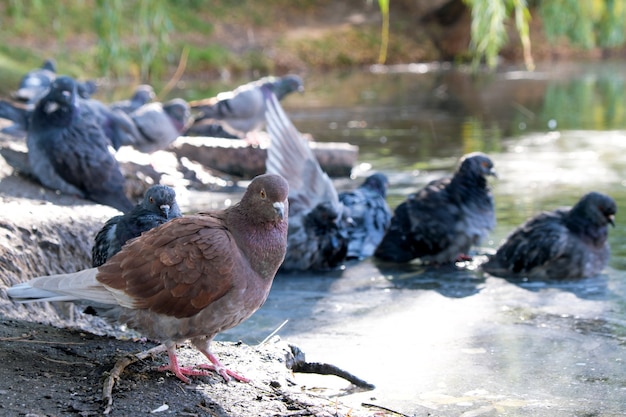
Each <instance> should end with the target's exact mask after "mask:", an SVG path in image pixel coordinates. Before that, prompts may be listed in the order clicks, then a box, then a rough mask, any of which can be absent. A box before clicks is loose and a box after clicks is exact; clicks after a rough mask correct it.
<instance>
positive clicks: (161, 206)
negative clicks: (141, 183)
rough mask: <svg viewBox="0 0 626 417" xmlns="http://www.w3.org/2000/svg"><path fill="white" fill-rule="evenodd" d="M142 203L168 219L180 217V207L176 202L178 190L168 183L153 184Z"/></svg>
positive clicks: (149, 209)
mask: <svg viewBox="0 0 626 417" xmlns="http://www.w3.org/2000/svg"><path fill="white" fill-rule="evenodd" d="M142 205H143V207H144V208H145V209H147V210H148V211H151V212H153V213H156V214H158V215H160V216H163V217H165V218H167V219H172V218H174V217H180V216H181V213H180V208H178V203H176V192H175V191H174V190H173V189H172V188H171V187H168V186H167V185H160V184H159V185H153V186H152V187H150V188H148V190H147V191H146V193H145V194H144V197H143V202H142Z"/></svg>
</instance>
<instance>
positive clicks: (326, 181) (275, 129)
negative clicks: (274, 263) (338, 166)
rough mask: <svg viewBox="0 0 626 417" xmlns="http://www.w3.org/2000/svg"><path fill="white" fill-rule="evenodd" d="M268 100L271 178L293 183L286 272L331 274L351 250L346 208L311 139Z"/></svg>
mask: <svg viewBox="0 0 626 417" xmlns="http://www.w3.org/2000/svg"><path fill="white" fill-rule="evenodd" d="M266 94H267V98H266V99H267V112H266V115H267V131H268V133H269V135H270V138H271V145H270V146H269V148H268V151H267V161H266V167H267V172H268V173H273V174H278V175H281V176H282V177H284V178H286V179H287V181H288V182H289V234H288V243H287V254H286V255H285V261H284V262H283V265H282V266H281V269H282V270H285V271H294V270H300V271H302V270H327V269H332V268H335V267H337V266H338V265H340V264H341V263H342V262H343V261H344V260H345V256H346V252H347V247H348V234H347V230H346V227H345V224H344V222H345V218H344V213H343V211H344V206H343V204H341V202H340V201H339V196H338V194H337V190H336V189H335V186H334V185H333V183H332V181H331V179H330V178H329V177H328V175H327V174H326V173H325V172H324V171H322V168H321V167H320V164H319V163H318V162H317V159H316V158H315V155H314V154H313V152H312V151H311V148H310V147H309V145H308V143H307V141H306V139H305V138H304V137H302V135H301V134H300V132H298V130H296V128H295V126H294V125H293V124H292V123H291V121H290V120H289V118H288V117H287V115H286V114H285V112H284V111H283V109H282V107H281V106H280V103H279V102H278V100H277V99H276V97H275V96H274V94H272V93H271V92H270V91H267V92H266Z"/></svg>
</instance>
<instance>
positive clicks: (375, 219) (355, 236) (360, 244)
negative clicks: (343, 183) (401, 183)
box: [339, 173, 391, 259]
mask: <svg viewBox="0 0 626 417" xmlns="http://www.w3.org/2000/svg"><path fill="white" fill-rule="evenodd" d="M388 186H389V180H388V179H387V177H386V176H385V175H384V174H381V173H375V174H372V175H370V176H369V177H367V178H366V179H365V182H363V184H362V185H361V186H359V187H357V188H356V189H354V190H352V191H343V192H341V193H339V201H340V202H341V203H342V204H343V206H344V217H347V218H348V221H347V222H346V229H347V233H348V252H347V254H346V258H347V259H364V258H368V257H370V256H372V255H373V254H374V251H375V250H376V247H377V246H378V244H379V243H380V241H381V240H382V239H383V236H384V235H385V232H386V231H387V228H388V227H389V224H390V222H391V210H390V209H389V206H388V205H387V201H386V200H385V198H386V196H387V187H388Z"/></svg>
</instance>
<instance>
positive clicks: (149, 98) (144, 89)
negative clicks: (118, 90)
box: [109, 84, 156, 114]
mask: <svg viewBox="0 0 626 417" xmlns="http://www.w3.org/2000/svg"><path fill="white" fill-rule="evenodd" d="M155 98H156V94H155V93H154V88H152V86H151V85H148V84H140V85H138V86H137V87H135V91H134V92H133V95H132V97H131V98H129V99H126V100H120V101H116V102H113V103H111V104H110V105H109V108H110V109H111V110H121V111H123V112H124V113H126V114H131V113H132V112H134V111H135V110H137V109H138V108H139V107H141V106H143V105H144V104H148V103H151V102H153V101H154V99H155Z"/></svg>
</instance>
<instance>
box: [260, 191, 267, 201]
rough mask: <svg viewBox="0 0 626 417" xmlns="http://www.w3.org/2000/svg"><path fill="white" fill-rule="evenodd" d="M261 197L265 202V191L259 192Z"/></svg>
mask: <svg viewBox="0 0 626 417" xmlns="http://www.w3.org/2000/svg"><path fill="white" fill-rule="evenodd" d="M259 194H260V195H261V198H262V199H264V200H265V197H267V196H266V195H265V190H261V192H260V193H259Z"/></svg>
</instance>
